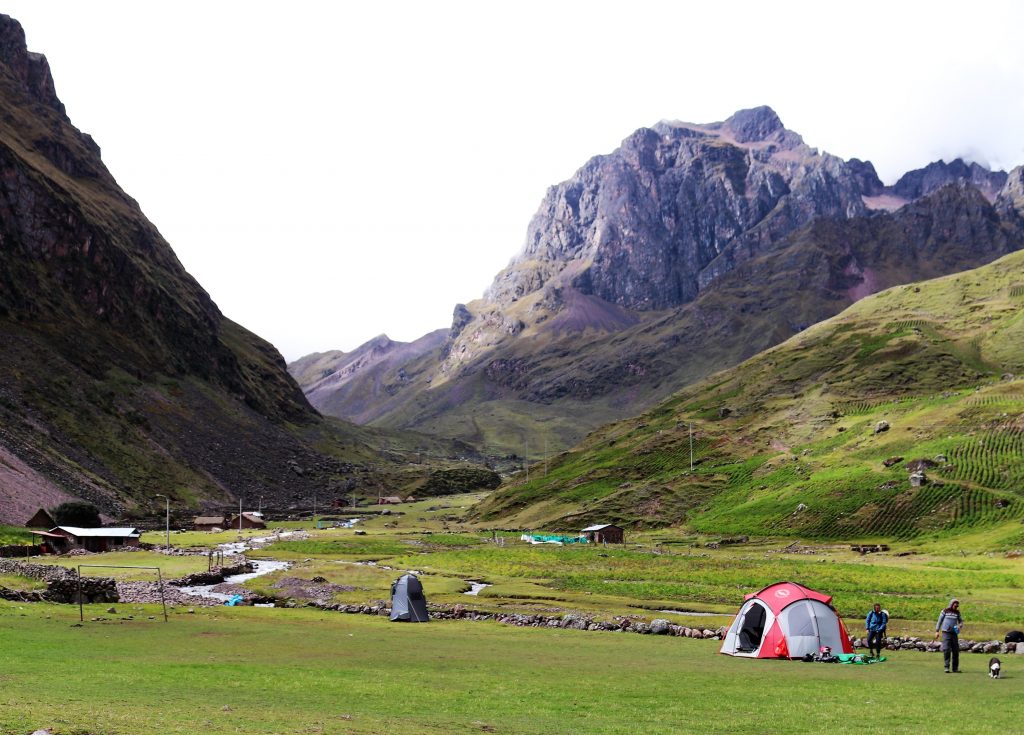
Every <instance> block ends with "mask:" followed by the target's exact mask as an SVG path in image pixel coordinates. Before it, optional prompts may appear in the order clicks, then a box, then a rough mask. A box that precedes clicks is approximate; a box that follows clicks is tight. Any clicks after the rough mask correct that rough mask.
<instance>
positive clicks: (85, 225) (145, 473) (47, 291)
mask: <svg viewBox="0 0 1024 735" xmlns="http://www.w3.org/2000/svg"><path fill="white" fill-rule="evenodd" d="M0 100H2V108H0V110H2V112H0V345H2V349H3V359H2V360H0V522H13V523H20V522H22V521H24V520H25V518H27V517H28V515H30V514H31V513H33V512H34V511H35V510H36V509H37V508H38V507H39V506H40V505H52V504H54V503H55V502H58V501H60V500H63V499H67V498H69V497H79V498H84V499H87V500H90V501H93V502H95V503H96V504H97V505H99V507H100V508H101V509H102V510H103V511H104V512H106V513H108V514H110V515H117V514H121V513H124V512H136V511H143V510H145V509H146V508H147V507H149V506H150V505H151V504H152V503H153V502H155V501H154V500H153V495H154V493H158V492H159V493H164V494H167V495H171V496H172V498H174V499H175V501H176V502H178V501H181V502H184V503H189V504H192V505H199V504H201V503H205V502H223V501H226V500H229V499H232V498H236V497H241V496H245V497H248V498H251V499H255V497H256V496H257V495H263V496H266V499H267V503H275V502H276V503H279V504H281V503H295V502H302V501H303V500H306V499H308V498H310V497H311V496H312V494H313V493H314V492H317V491H320V493H321V497H322V498H323V497H326V496H327V492H328V491H330V490H337V489H341V490H348V489H350V488H352V487H359V488H366V489H367V490H368V491H372V490H375V489H376V488H377V487H378V486H381V485H382V484H383V483H384V482H386V479H387V478H386V477H385V476H383V475H381V469H380V468H381V467H385V468H386V466H387V465H388V464H389V463H388V462H385V461H383V460H382V458H381V456H380V452H379V451H378V449H377V447H379V446H380V445H381V444H383V443H386V442H392V443H394V444H397V445H403V446H404V445H408V447H409V448H410V450H411V451H412V450H414V448H415V446H416V444H417V443H418V442H421V440H420V439H416V438H412V437H405V438H397V437H382V436H380V432H377V431H368V430H365V429H359V428H357V427H353V426H350V425H346V424H343V423H342V422H339V421H334V420H331V421H325V420H324V419H322V418H321V416H320V415H319V414H318V413H317V412H316V411H315V410H314V409H313V408H312V407H311V406H310V405H309V403H308V402H307V401H306V399H305V398H304V396H303V395H302V392H301V391H300V390H299V388H298V386H297V384H296V383H295V381H294V380H293V379H292V378H291V377H290V376H289V375H288V373H287V371H286V368H285V364H284V361H283V359H282V358H281V356H280V354H279V353H278V352H277V350H276V349H275V348H274V347H273V346H272V345H270V344H268V343H267V342H265V341H263V340H262V339H260V338H259V337H257V336H256V335H254V334H251V333H250V332H248V331H247V330H245V329H244V328H242V327H241V326H239V325H237V324H234V323H233V322H231V321H230V320H228V319H226V318H224V316H223V315H222V314H221V313H220V311H219V310H218V308H217V306H216V305H215V304H214V303H213V301H212V300H211V299H210V297H209V295H208V294H207V293H206V292H205V291H204V290H203V288H202V287H201V286H200V285H199V284H198V283H197V282H196V281H195V280H194V279H193V278H192V277H191V276H190V275H189V274H188V273H187V272H186V271H185V270H184V268H182V266H181V264H180V263H179V262H178V260H177V258H176V257H175V255H174V253H173V251H172V250H171V248H170V246H169V245H168V244H167V243H166V242H165V241H164V240H163V238H162V237H161V236H160V234H159V232H157V230H156V228H155V227H154V226H153V225H152V224H151V223H150V222H149V221H148V220H147V219H146V218H145V216H144V215H143V214H142V212H141V211H140V210H139V207H138V205H137V204H136V203H135V202H134V201H133V200H132V199H131V198H130V197H128V196H127V195H126V194H125V193H124V192H123V191H121V189H120V188H119V187H118V185H117V183H116V182H115V181H114V179H113V178H112V177H111V175H110V173H109V172H108V171H107V169H106V168H105V167H104V165H103V163H102V162H101V160H100V155H99V148H98V147H97V146H96V144H95V143H94V142H93V141H92V139H91V138H90V137H89V136H88V135H85V134H83V133H81V132H79V131H78V130H77V129H75V128H74V127H73V126H72V125H71V123H70V121H69V120H68V118H67V116H66V115H65V112H64V107H63V105H61V103H60V101H59V100H58V98H57V96H56V94H55V92H54V84H53V80H52V78H51V75H50V71H49V68H48V65H47V62H46V59H45V58H44V57H43V56H41V55H39V54H34V53H30V52H28V51H27V49H26V47H25V37H24V32H23V31H22V28H21V26H20V25H19V24H18V23H17V22H16V21H14V20H12V19H11V18H9V17H7V16H4V15H0ZM421 443H426V444H427V445H429V446H430V448H431V449H439V447H438V446H437V443H436V442H431V441H428V440H422V442H421ZM420 448H421V449H422V447H420ZM441 451H451V452H455V451H457V450H456V449H450V448H449V449H441Z"/></svg>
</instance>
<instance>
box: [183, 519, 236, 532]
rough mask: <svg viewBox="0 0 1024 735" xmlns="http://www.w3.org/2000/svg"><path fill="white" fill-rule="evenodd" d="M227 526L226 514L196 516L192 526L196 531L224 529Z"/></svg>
mask: <svg viewBox="0 0 1024 735" xmlns="http://www.w3.org/2000/svg"><path fill="white" fill-rule="evenodd" d="M227 527H228V519H227V518H226V517H225V516H196V517H195V518H194V519H193V520H192V528H193V529H194V530H196V531H223V530H224V529H225V528H227Z"/></svg>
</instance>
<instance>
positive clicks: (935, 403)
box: [476, 253, 1024, 546]
mask: <svg viewBox="0 0 1024 735" xmlns="http://www.w3.org/2000/svg"><path fill="white" fill-rule="evenodd" d="M1022 306H1024V254H1020V253H1017V254H1013V255H1009V256H1006V257H1004V258H1002V259H1001V260H999V261H997V262H995V263H993V264H990V265H988V266H984V267H982V268H978V269H976V270H974V271H968V272H965V273H962V274H958V275H954V276H947V277H944V278H940V279H937V280H934V281H928V282H924V283H921V284H919V285H917V286H900V287H896V288H892V289H890V290H888V291H884V292H882V293H879V294H877V295H875V296H872V297H869V298H867V299H864V300H863V301H860V302H859V303H857V304H856V305H854V306H852V307H850V308H849V309H847V310H846V311H845V312H843V313H842V314H840V315H839V316H837V317H835V318H833V319H830V320H828V321H825V322H823V323H821V324H818V325H816V326H814V327H811V328H810V329H807V330H806V331H804V332H802V333H800V334H798V335H796V336H794V337H792V338H791V339H789V340H788V341H786V342H785V343H783V344H781V345H779V346H777V347H775V348H773V349H770V350H768V351H766V352H763V353H761V354H759V355H758V356H756V357H754V358H752V359H750V360H748V361H746V362H744V363H742V364H741V365H739V366H737V367H736V368H732V369H730V370H726V371H724V372H721V373H718V374H716V375H714V376H712V377H711V378H709V379H707V380H705V381H704V382H702V383H700V384H698V385H695V386H693V387H692V388H688V389H686V390H684V391H682V392H680V393H678V394H676V395H675V396H673V397H672V398H671V399H669V400H668V401H666V402H664V403H662V404H661V405H660V406H658V407H657V408H655V409H653V410H652V411H650V412H648V413H647V414H645V415H643V416H641V417H638V418H635V419H630V420H628V421H622V422H619V423H616V424H612V425H609V426H607V427H605V428H602V429H600V430H598V431H595V432H593V433H592V434H591V435H589V436H588V437H587V439H586V440H585V441H584V442H583V443H582V444H581V445H580V446H579V447H577V448H576V449H574V450H572V451H570V452H566V453H564V454H561V455H559V456H558V457H556V458H553V459H551V460H550V461H549V462H547V463H546V464H547V466H546V469H545V467H543V466H541V465H534V466H533V467H532V468H531V472H530V479H529V481H527V480H526V478H525V473H522V474H521V475H520V476H518V477H516V478H515V479H514V480H513V481H512V482H510V483H509V484H507V485H506V486H505V487H504V488H502V489H500V490H499V491H498V492H496V493H495V494H493V495H492V496H491V497H489V498H488V499H487V500H486V501H484V502H483V503H482V504H481V505H480V506H479V507H478V509H477V511H476V512H477V514H478V517H480V518H481V519H488V520H491V521H498V520H500V521H501V522H503V523H507V524H509V525H519V526H522V525H526V526H538V525H547V526H548V527H564V528H577V527H578V526H579V524H580V522H589V521H606V522H619V523H625V524H629V525H631V526H639V527H645V526H659V525H669V524H686V525H688V526H689V527H691V528H692V529H693V530H695V531H701V532H707V533H721V534H734V533H754V534H772V535H785V536H806V537H819V538H854V537H856V538H866V537H902V538H910V537H917V536H921V535H922V534H925V535H926V534H946V533H950V532H958V533H961V532H968V531H971V530H973V529H979V528H987V529H993V531H992V532H993V533H997V534H998V536H999V538H1000V539H1002V542H1003V543H1004V544H1005V545H1007V546H1016V545H1020V544H1021V543H1024V527H1022V526H1021V524H1020V520H1021V519H1022V518H1024V418H1022V412H1024V375H1022V373H1024V311H1022V308H1021V307H1022ZM882 421H884V422H887V423H888V425H889V428H888V429H887V430H884V431H878V432H877V433H876V429H877V427H878V424H879V422H882ZM691 425H692V426H693V469H692V470H691V465H690V461H691V460H690V426H691ZM886 460H891V461H890V462H889V466H886V464H885V461H886ZM915 460H923V461H924V462H923V464H924V465H925V473H926V477H927V481H926V483H925V484H924V485H923V486H921V487H912V486H911V483H910V480H909V475H910V472H909V471H908V465H909V464H910V463H911V462H913V461H915ZM995 529H998V530H995Z"/></svg>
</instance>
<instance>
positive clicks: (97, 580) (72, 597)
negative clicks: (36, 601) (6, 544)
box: [0, 559, 119, 604]
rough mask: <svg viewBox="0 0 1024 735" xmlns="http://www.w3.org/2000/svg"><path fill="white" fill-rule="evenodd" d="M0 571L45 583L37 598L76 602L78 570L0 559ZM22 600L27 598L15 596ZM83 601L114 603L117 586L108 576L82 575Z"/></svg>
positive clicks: (116, 597) (0, 572)
mask: <svg viewBox="0 0 1024 735" xmlns="http://www.w3.org/2000/svg"><path fill="white" fill-rule="evenodd" d="M0 574H16V575H19V576H22V577H28V578H30V579H38V580H41V581H44V582H46V591H45V592H42V593H39V595H38V596H39V598H41V599H43V600H46V601H48V602H59V603H74V604H78V572H77V571H75V570H74V569H68V568H66V567H59V566H54V565H49V564H32V563H31V562H24V561H14V560H9V559H0ZM17 599H25V600H27V599H28V598H27V597H19V598H17ZM82 601H83V602H118V601H119V598H118V594H117V585H116V584H115V583H114V580H113V579H111V578H109V577H84V578H83V579H82Z"/></svg>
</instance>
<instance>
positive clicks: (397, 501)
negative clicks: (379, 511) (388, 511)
mask: <svg viewBox="0 0 1024 735" xmlns="http://www.w3.org/2000/svg"><path fill="white" fill-rule="evenodd" d="M401 503H402V499H401V498H400V497H398V496H397V495H385V496H384V497H382V498H377V504H378V505H401Z"/></svg>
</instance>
